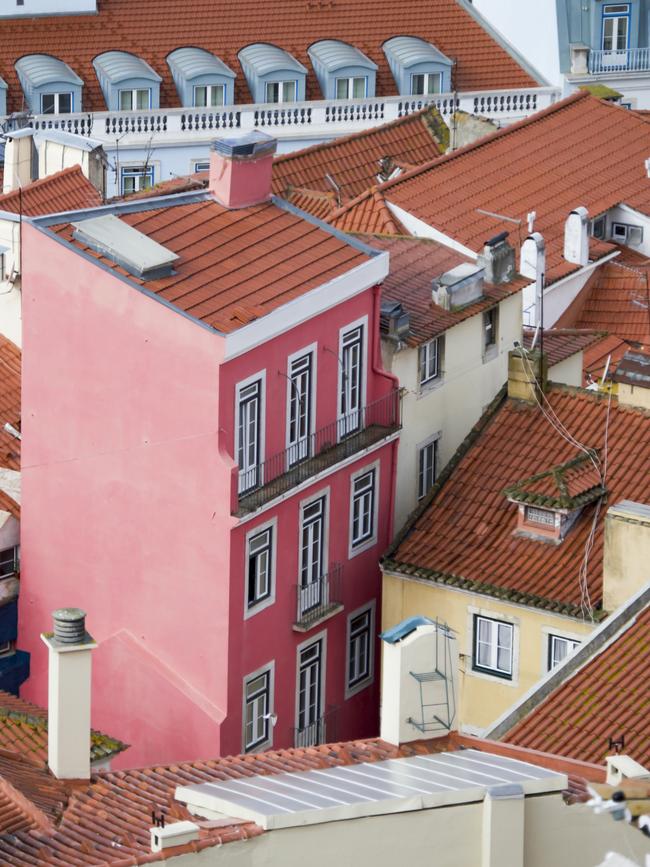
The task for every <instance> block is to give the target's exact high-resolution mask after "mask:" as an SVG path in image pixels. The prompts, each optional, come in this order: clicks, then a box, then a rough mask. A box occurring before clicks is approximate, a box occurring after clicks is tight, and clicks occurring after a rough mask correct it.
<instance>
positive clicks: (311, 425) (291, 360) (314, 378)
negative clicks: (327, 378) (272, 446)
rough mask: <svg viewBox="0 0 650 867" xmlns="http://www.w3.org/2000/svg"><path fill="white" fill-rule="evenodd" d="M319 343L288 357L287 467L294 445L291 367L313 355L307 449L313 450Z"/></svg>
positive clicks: (311, 344)
mask: <svg viewBox="0 0 650 867" xmlns="http://www.w3.org/2000/svg"><path fill="white" fill-rule="evenodd" d="M317 350H318V343H310V344H309V346H305V347H303V349H299V350H298V351H297V352H292V353H291V355H289V356H288V357H287V373H286V376H287V407H286V417H285V446H286V449H287V469H288V468H289V466H290V465H292V464H290V460H291V454H290V453H289V449H290V448H291V447H292V445H293V444H292V443H291V442H290V439H289V435H290V427H291V425H290V422H291V397H292V385H291V383H292V380H291V367H292V365H293V363H294V362H296V361H299V360H300V359H301V358H304V357H305V356H307V355H310V356H311V394H310V397H309V437H308V439H307V451H308V452H311V445H312V440H313V435H314V433H315V432H316V400H317V396H318V382H317V376H318V371H317V367H318V364H317V359H318V351H317ZM296 463H298V461H293V464H296Z"/></svg>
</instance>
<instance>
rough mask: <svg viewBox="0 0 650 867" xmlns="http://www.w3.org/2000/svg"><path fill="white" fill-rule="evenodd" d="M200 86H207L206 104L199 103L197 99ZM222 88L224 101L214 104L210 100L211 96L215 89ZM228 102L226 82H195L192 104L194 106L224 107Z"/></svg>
mask: <svg viewBox="0 0 650 867" xmlns="http://www.w3.org/2000/svg"><path fill="white" fill-rule="evenodd" d="M199 88H205V100H206V102H205V105H199V104H198V103H197V101H196V92H197V90H198V89H199ZM215 90H220V91H221V96H222V101H221V102H218V103H215V104H214V105H213V104H212V102H210V97H211V96H212V93H213V91H215ZM225 104H226V85H225V84H195V85H194V87H193V88H192V106H193V107H194V108H206V109H208V108H223V106H224V105H225Z"/></svg>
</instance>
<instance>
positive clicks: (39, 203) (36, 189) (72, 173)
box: [0, 166, 102, 217]
mask: <svg viewBox="0 0 650 867" xmlns="http://www.w3.org/2000/svg"><path fill="white" fill-rule="evenodd" d="M101 203H102V197H101V196H100V194H99V192H98V190H96V189H95V187H94V186H93V185H92V184H91V183H90V181H89V180H88V178H86V176H85V175H84V173H83V172H82V171H81V168H80V167H79V166H70V168H67V169H63V171H60V172H56V173H55V174H53V175H48V176H47V177H45V178H41V179H40V180H38V181H33V182H32V183H31V184H27V185H26V186H24V187H22V188H21V189H20V190H12V192H10V193H5V194H4V195H2V196H0V211H11V212H12V213H14V214H19V213H20V209H21V207H22V212H23V214H25V216H27V217H37V216H39V215H41V214H57V213H59V211H75V210H79V209H81V208H94V207H96V206H97V205H101Z"/></svg>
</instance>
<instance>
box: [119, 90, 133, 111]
mask: <svg viewBox="0 0 650 867" xmlns="http://www.w3.org/2000/svg"><path fill="white" fill-rule="evenodd" d="M132 108H133V91H131V90H120V110H121V111H131V110H132Z"/></svg>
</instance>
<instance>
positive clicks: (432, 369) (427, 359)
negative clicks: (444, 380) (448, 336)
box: [418, 337, 440, 388]
mask: <svg viewBox="0 0 650 867" xmlns="http://www.w3.org/2000/svg"><path fill="white" fill-rule="evenodd" d="M439 375H440V338H439V337H436V338H435V339H434V340H429V341H428V343H423V344H422V346H420V348H419V349H418V380H419V383H420V388H422V386H423V385H427V383H430V382H433V380H435V379H437V378H438V376H439Z"/></svg>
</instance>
